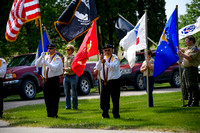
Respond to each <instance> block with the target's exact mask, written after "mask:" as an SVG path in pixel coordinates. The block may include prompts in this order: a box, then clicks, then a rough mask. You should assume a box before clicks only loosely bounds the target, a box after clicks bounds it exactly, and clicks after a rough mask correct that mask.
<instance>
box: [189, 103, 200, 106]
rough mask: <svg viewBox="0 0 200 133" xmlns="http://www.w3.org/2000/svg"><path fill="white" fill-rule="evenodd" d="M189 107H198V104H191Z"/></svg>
mask: <svg viewBox="0 0 200 133" xmlns="http://www.w3.org/2000/svg"><path fill="white" fill-rule="evenodd" d="M190 107H199V103H192V104H191V105H190Z"/></svg>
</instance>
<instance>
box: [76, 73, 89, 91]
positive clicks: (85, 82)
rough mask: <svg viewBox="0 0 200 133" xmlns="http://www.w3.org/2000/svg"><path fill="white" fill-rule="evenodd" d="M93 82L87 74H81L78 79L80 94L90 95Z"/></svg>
mask: <svg viewBox="0 0 200 133" xmlns="http://www.w3.org/2000/svg"><path fill="white" fill-rule="evenodd" d="M90 89H91V83H90V80H89V79H88V78H87V77H86V76H81V77H80V79H79V81H78V94H80V95H88V94H89V93H90Z"/></svg>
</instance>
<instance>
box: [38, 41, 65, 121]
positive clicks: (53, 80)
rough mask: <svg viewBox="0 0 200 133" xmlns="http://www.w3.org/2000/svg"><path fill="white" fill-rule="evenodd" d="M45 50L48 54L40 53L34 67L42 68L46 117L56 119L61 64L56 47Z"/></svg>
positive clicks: (51, 45) (49, 46)
mask: <svg viewBox="0 0 200 133" xmlns="http://www.w3.org/2000/svg"><path fill="white" fill-rule="evenodd" d="M47 49H48V54H46V52H42V54H41V56H40V57H39V58H38V59H37V60H36V62H35V65H36V67H42V75H43V77H44V80H43V89H44V100H45V104H46V109H47V116H48V117H54V118H57V117H58V115H57V113H58V106H59V105H58V104H59V99H60V91H59V84H60V81H59V76H60V75H61V74H63V62H62V59H61V57H60V56H59V55H58V54H56V46H55V45H54V44H49V45H47ZM44 67H45V68H44ZM44 69H45V70H46V71H45V70H44ZM45 74H46V75H45Z"/></svg>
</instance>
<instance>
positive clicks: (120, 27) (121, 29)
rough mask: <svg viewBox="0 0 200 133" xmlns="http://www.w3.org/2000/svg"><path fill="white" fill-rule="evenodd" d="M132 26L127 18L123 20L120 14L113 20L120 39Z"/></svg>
mask: <svg viewBox="0 0 200 133" xmlns="http://www.w3.org/2000/svg"><path fill="white" fill-rule="evenodd" d="M133 28H134V26H133V25H131V24H130V23H129V22H128V21H127V20H125V19H124V18H123V17H122V16H121V15H119V17H118V19H117V21H116V22H115V29H116V33H117V37H118V38H119V40H121V39H122V38H123V37H124V36H126V34H127V33H128V32H129V31H131V30H132V29H133Z"/></svg>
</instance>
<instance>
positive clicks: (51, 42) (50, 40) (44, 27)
mask: <svg viewBox="0 0 200 133" xmlns="http://www.w3.org/2000/svg"><path fill="white" fill-rule="evenodd" d="M44 30H45V31H46V34H47V38H48V40H49V42H50V43H52V41H51V39H50V37H49V34H48V31H47V28H46V26H44Z"/></svg>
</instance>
